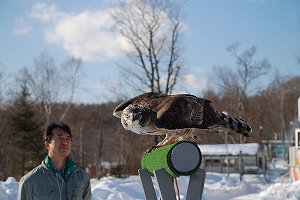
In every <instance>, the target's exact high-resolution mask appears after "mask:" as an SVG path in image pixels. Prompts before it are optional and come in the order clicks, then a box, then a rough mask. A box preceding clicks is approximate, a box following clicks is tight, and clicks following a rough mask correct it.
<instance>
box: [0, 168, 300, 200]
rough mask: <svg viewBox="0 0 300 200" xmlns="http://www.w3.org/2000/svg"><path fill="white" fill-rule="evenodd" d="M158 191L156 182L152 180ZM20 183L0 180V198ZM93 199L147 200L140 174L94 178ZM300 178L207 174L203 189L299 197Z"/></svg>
mask: <svg viewBox="0 0 300 200" xmlns="http://www.w3.org/2000/svg"><path fill="white" fill-rule="evenodd" d="M188 181H189V177H188V176H183V177H179V178H178V184H179V189H180V196H181V199H185V196H186V190H187V185H188ZM153 182H154V185H155V189H156V192H157V194H158V189H157V184H156V181H155V180H154V179H153ZM18 187H19V185H18V182H17V181H16V180H15V179H14V178H12V177H10V178H8V179H7V180H6V181H0V199H1V200H14V199H16V198H17V195H18ZM91 187H92V193H93V198H92V199H93V200H96V199H109V200H117V199H126V200H130V199H145V197H144V192H143V188H142V184H141V181H140V179H139V176H130V177H128V178H125V179H116V178H112V177H108V178H102V179H100V180H97V179H91ZM299 191H300V181H297V182H294V183H284V184H283V185H281V184H280V183H272V184H270V183H267V182H266V181H265V179H264V178H263V176H262V175H244V176H243V180H242V181H240V180H239V175H238V174H230V176H227V174H219V173H207V174H206V179H205V186H204V191H203V199H204V200H210V199H213V200H216V199H222V200H226V199H232V200H251V199H261V200H285V199H293V200H296V199H300V192H299Z"/></svg>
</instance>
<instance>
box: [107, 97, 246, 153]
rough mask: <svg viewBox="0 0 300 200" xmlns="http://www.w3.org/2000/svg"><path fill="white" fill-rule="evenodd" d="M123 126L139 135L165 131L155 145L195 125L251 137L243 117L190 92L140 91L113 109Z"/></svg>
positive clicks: (189, 134)
mask: <svg viewBox="0 0 300 200" xmlns="http://www.w3.org/2000/svg"><path fill="white" fill-rule="evenodd" d="M113 115H114V116H115V117H118V118H121V123H122V125H123V127H124V128H125V129H126V130H129V131H132V132H134V133H137V134H141V135H166V137H165V138H164V139H163V140H162V141H161V142H160V143H158V144H157V145H156V146H155V147H157V148H158V147H161V146H164V145H168V144H172V143H174V142H176V141H177V140H183V139H188V138H191V137H192V133H193V132H194V131H195V130H196V129H205V130H210V131H214V132H218V133H228V134H231V135H233V134H235V133H239V134H242V135H244V136H246V137H250V134H249V133H250V132H251V131H252V129H251V127H250V126H248V125H247V124H245V123H244V122H243V121H242V120H240V119H237V118H234V117H231V116H229V115H226V114H224V113H222V112H219V111H217V110H215V109H214V108H213V107H212V106H211V101H210V100H207V99H202V98H198V97H196V96H194V95H190V94H177V95H166V94H160V93H155V92H149V93H145V94H141V95H139V96H136V97H133V98H131V99H128V100H126V101H124V102H122V103H121V104H119V105H118V106H117V107H116V108H115V109H114V112H113Z"/></svg>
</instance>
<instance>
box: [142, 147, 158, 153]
mask: <svg viewBox="0 0 300 200" xmlns="http://www.w3.org/2000/svg"><path fill="white" fill-rule="evenodd" d="M155 149H158V146H153V147H151V148H150V149H148V150H147V151H146V152H145V154H146V153H150V152H151V151H153V150H155Z"/></svg>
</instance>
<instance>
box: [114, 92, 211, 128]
mask: <svg viewBox="0 0 300 200" xmlns="http://www.w3.org/2000/svg"><path fill="white" fill-rule="evenodd" d="M210 103H211V101H209V100H206V99H201V98H197V97H196V96H193V95H189V94H179V95H165V94H159V93H154V92H149V93H145V94H141V95H139V96H136V97H133V98H131V99H128V100H126V101H124V102H122V103H121V104H120V105H118V106H117V107H116V108H115V110H114V113H113V115H114V116H116V117H121V115H122V111H123V110H124V109H125V108H126V107H127V106H128V105H130V104H132V105H138V106H141V107H145V108H147V109H150V110H151V111H152V112H153V113H154V116H156V117H155V118H154V119H153V124H154V125H155V126H156V127H157V128H159V129H172V130H176V129H183V128H200V127H201V125H202V122H203V106H204V105H209V106H210Z"/></svg>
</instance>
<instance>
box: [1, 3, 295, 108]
mask: <svg viewBox="0 0 300 200" xmlns="http://www.w3.org/2000/svg"><path fill="white" fill-rule="evenodd" d="M110 4H111V1H97V0H86V1H81V0H72V1H71V0H64V1H61V0H52V1H43V0H40V1H37V0H30V1H28V0H2V1H1V2H0V20H1V24H0V32H1V37H0V62H1V63H2V64H3V65H5V66H6V67H7V69H8V73H10V74H11V75H13V74H15V73H17V72H18V70H19V69H20V68H22V67H23V66H27V67H29V68H30V67H31V66H33V60H34V59H35V58H37V57H38V56H39V55H40V54H41V53H42V52H45V51H47V52H48V53H49V54H50V55H52V56H53V57H54V59H55V62H56V64H57V65H58V66H59V65H60V63H62V62H63V61H65V60H67V58H68V56H70V55H75V56H76V55H78V56H79V55H80V57H81V58H82V59H83V65H84V67H85V69H86V71H87V78H86V79H85V81H84V82H83V85H84V88H85V90H86V92H83V93H81V94H76V96H75V98H76V102H85V103H97V102H101V101H107V100H109V98H110V95H111V94H109V93H108V92H107V90H106V89H105V87H104V86H103V85H102V81H103V80H111V81H117V80H118V78H119V77H118V68H117V66H116V62H118V60H120V59H122V58H124V57H123V54H122V53H121V52H120V51H119V50H118V47H119V46H123V45H125V44H124V43H123V41H122V39H121V38H119V37H112V36H111V34H110V33H109V31H108V26H109V25H110V23H112V21H111V20H110V18H109V16H108V15H107V14H106V13H105V11H106V10H107V9H108V8H109V7H110ZM299 11H300V1H298V0H288V1H287V0H207V1H204V0H188V1H187V3H186V5H185V12H186V13H187V16H186V18H185V20H184V23H185V25H186V27H187V30H186V35H185V36H184V46H185V50H184V58H185V60H186V63H185V64H186V66H185V67H186V69H185V70H184V74H183V75H184V76H185V77H186V80H187V82H186V84H185V87H186V89H187V90H188V91H187V92H189V93H192V94H195V95H198V96H201V91H202V90H203V89H205V88H206V87H207V84H208V82H209V77H210V76H211V75H212V73H213V72H212V66H213V65H228V66H232V67H235V62H236V60H235V59H234V57H232V56H231V55H230V54H229V53H228V52H227V51H226V48H227V47H228V46H230V45H231V44H232V43H234V42H240V43H241V45H240V47H239V50H240V51H244V50H246V49H248V48H250V47H251V46H252V45H254V46H256V47H257V54H256V55H255V57H254V60H260V59H264V58H267V59H268V60H269V62H270V63H271V64H272V67H273V70H274V71H278V72H279V73H281V74H283V75H298V76H299V75H300V66H299V65H297V63H296V59H295V54H298V55H300V12H299ZM265 79H266V80H265V83H268V81H271V80H272V74H270V75H269V76H268V77H266V78H265Z"/></svg>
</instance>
